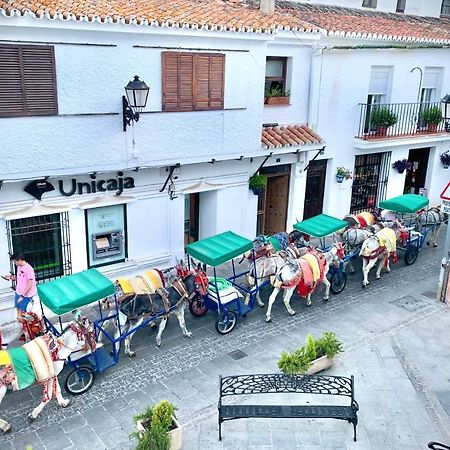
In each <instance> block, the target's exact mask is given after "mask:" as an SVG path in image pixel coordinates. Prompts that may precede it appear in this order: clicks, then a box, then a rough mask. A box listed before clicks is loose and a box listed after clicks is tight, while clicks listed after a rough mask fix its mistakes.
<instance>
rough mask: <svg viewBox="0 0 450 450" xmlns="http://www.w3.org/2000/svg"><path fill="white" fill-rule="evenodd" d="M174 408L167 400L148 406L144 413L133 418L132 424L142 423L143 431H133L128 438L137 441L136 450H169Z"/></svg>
mask: <svg viewBox="0 0 450 450" xmlns="http://www.w3.org/2000/svg"><path fill="white" fill-rule="evenodd" d="M175 409H176V408H175V406H174V405H173V404H172V403H170V402H168V401H167V400H161V401H160V402H158V403H157V404H156V405H155V406H153V407H152V406H148V407H147V408H146V409H145V411H144V412H142V413H141V414H137V415H136V416H134V417H133V421H134V423H136V422H137V421H138V420H142V421H143V425H144V427H145V431H135V432H133V433H131V434H130V438H132V439H137V440H138V444H137V447H136V450H169V448H170V439H171V436H170V433H169V431H170V430H171V428H172V416H173V415H174V412H175Z"/></svg>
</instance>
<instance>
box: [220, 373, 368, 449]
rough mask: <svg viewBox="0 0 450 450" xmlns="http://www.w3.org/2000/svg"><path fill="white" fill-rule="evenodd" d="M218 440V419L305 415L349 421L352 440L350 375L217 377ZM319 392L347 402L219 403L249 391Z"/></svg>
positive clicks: (353, 409)
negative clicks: (290, 403) (218, 392)
mask: <svg viewBox="0 0 450 450" xmlns="http://www.w3.org/2000/svg"><path fill="white" fill-rule="evenodd" d="M219 384H220V396H219V406H218V407H219V441H221V440H222V422H225V421H226V420H234V419H245V418H250V417H255V418H308V419H319V418H320V419H322V418H329V419H340V420H347V421H348V422H349V423H352V424H353V440H354V441H355V442H356V425H357V424H358V417H357V415H356V413H357V411H358V410H359V406H358V402H357V401H356V400H355V391H354V378H353V375H352V376H351V378H348V377H341V376H329V375H283V374H263V375H234V376H226V377H222V376H220V378H219ZM281 393H285V394H321V395H333V396H335V395H340V396H345V397H350V405H348V406H345V405H336V404H334V405H333V404H327V405H324V404H317V405H314V404H304V405H247V404H244V403H243V402H240V403H239V404H236V403H232V404H226V405H224V404H222V399H223V398H224V397H228V396H236V395H249V394H281Z"/></svg>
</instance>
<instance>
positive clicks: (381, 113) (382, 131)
mask: <svg viewBox="0 0 450 450" xmlns="http://www.w3.org/2000/svg"><path fill="white" fill-rule="evenodd" d="M370 123H371V124H372V125H375V127H376V135H377V136H386V135H387V129H388V128H389V127H390V126H392V125H395V124H396V123H397V116H396V115H395V114H394V113H393V112H392V111H391V110H390V109H389V108H388V107H387V106H374V107H373V109H372V112H371V114H370Z"/></svg>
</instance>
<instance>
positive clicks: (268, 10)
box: [259, 0, 275, 14]
mask: <svg viewBox="0 0 450 450" xmlns="http://www.w3.org/2000/svg"><path fill="white" fill-rule="evenodd" d="M259 9H260V10H261V12H263V13H264V14H273V13H274V12H275V0H261V1H260V3H259Z"/></svg>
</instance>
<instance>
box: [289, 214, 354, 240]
mask: <svg viewBox="0 0 450 450" xmlns="http://www.w3.org/2000/svg"><path fill="white" fill-rule="evenodd" d="M347 225H348V224H347V222H346V221H345V220H341V219H337V218H336V217H332V216H328V215H327V214H319V215H318V216H314V217H311V218H310V219H306V220H304V221H302V222H298V223H296V224H295V225H294V228H295V229H296V230H298V231H301V232H302V233H306V234H309V235H311V236H314V237H324V236H328V235H330V234H333V233H334V232H336V231H338V230H341V229H342V228H345V227H346V226H347Z"/></svg>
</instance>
